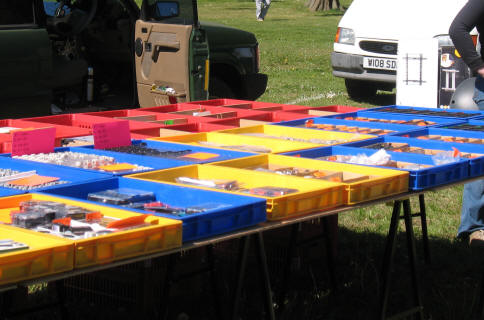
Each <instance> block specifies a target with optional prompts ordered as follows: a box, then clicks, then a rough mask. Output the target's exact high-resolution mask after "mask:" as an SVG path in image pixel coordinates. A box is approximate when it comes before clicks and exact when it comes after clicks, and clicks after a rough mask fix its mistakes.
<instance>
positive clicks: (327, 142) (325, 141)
mask: <svg viewBox="0 0 484 320" xmlns="http://www.w3.org/2000/svg"><path fill="white" fill-rule="evenodd" d="M242 135H244V136H250V137H258V138H266V139H279V140H287V141H295V142H306V143H315V144H324V145H333V144H340V143H345V142H350V141H352V140H351V139H317V138H313V139H303V138H297V137H289V136H276V135H270V134H266V133H258V132H251V133H242Z"/></svg>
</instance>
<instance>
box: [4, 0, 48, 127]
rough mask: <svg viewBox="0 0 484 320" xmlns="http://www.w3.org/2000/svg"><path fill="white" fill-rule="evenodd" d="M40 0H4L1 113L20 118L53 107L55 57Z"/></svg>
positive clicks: (42, 112)
mask: <svg viewBox="0 0 484 320" xmlns="http://www.w3.org/2000/svg"><path fill="white" fill-rule="evenodd" d="M40 10H43V7H42V2H41V1H40V2H39V1H36V0H2V1H0V42H1V43H2V49H1V50H0V61H1V63H0V65H1V71H0V84H1V86H0V96H1V97H2V99H1V101H0V116H1V117H2V118H6V117H9V118H19V117H25V116H35V115H42V114H47V113H48V112H49V111H50V99H51V88H50V87H49V85H48V81H49V79H50V77H51V76H52V58H51V48H50V40H49V36H48V34H47V30H46V29H45V28H43V27H42V23H41V21H39V19H40V17H39V16H40V14H38V13H39V11H40Z"/></svg>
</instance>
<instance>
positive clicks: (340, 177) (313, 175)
mask: <svg viewBox="0 0 484 320" xmlns="http://www.w3.org/2000/svg"><path fill="white" fill-rule="evenodd" d="M247 169H252V170H255V171H262V172H270V173H276V174H280V175H289V176H296V177H302V178H309V179H320V180H326V181H331V182H342V183H353V182H358V181H364V180H368V179H370V178H371V177H370V176H368V175H362V174H358V173H354V172H345V171H331V170H314V169H307V168H298V167H285V166H279V165H274V164H267V165H261V166H255V167H249V168H247Z"/></svg>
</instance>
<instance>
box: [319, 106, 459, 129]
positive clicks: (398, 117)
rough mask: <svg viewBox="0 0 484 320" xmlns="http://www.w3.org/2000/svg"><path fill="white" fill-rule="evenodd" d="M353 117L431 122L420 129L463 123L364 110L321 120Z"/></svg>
mask: <svg viewBox="0 0 484 320" xmlns="http://www.w3.org/2000/svg"><path fill="white" fill-rule="evenodd" d="M354 117H364V118H372V119H382V120H383V119H384V120H403V121H411V120H415V119H419V120H424V121H430V122H433V124H429V125H425V126H418V127H420V128H425V127H435V126H440V125H453V124H459V123H463V122H465V120H462V119H449V118H439V117H424V116H419V117H415V116H412V115H403V114H394V113H385V112H376V111H366V110H363V111H357V112H352V113H343V114H334V115H330V116H325V117H322V118H330V119H341V120H346V119H347V118H354ZM347 121H358V120H347ZM358 122H360V123H369V121H358ZM389 124H398V123H389ZM400 125H406V124H400ZM409 125H412V124H409ZM412 126H413V125H412Z"/></svg>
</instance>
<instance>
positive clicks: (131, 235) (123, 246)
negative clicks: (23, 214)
mask: <svg viewBox="0 0 484 320" xmlns="http://www.w3.org/2000/svg"><path fill="white" fill-rule="evenodd" d="M31 200H40V201H54V202H59V203H63V204H67V205H72V206H78V207H82V208H85V209H89V210H92V211H95V212H100V213H101V214H102V215H104V217H106V218H107V217H109V218H110V219H113V220H117V219H125V218H134V217H140V216H141V215H140V214H138V213H135V212H132V211H127V210H121V209H117V208H113V207H107V206H102V205H99V204H94V203H89V202H82V201H78V200H75V199H72V198H66V197H59V196H51V195H46V194H37V193H29V194H23V195H17V196H11V197H5V198H1V199H0V221H1V222H3V223H11V217H10V212H11V211H12V210H14V211H16V210H19V206H20V203H22V202H24V201H31ZM19 229H20V230H22V231H24V232H26V233H30V234H33V235H41V233H39V232H36V231H33V230H29V229H21V228H19ZM46 236H49V237H54V238H56V239H60V240H66V241H68V243H71V244H73V245H74V268H83V267H88V266H92V265H97V264H105V263H110V262H113V261H116V260H121V259H126V258H130V257H136V256H140V255H144V254H149V253H155V252H159V251H163V250H169V249H174V248H177V247H180V246H181V239H182V225H181V221H179V220H174V219H167V218H164V217H155V216H149V217H147V218H146V219H145V224H143V225H141V226H137V227H134V228H127V229H120V231H116V232H113V233H108V234H106V235H100V236H95V237H91V238H86V239H80V240H69V239H65V238H63V237H60V236H54V235H50V234H49V235H46Z"/></svg>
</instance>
